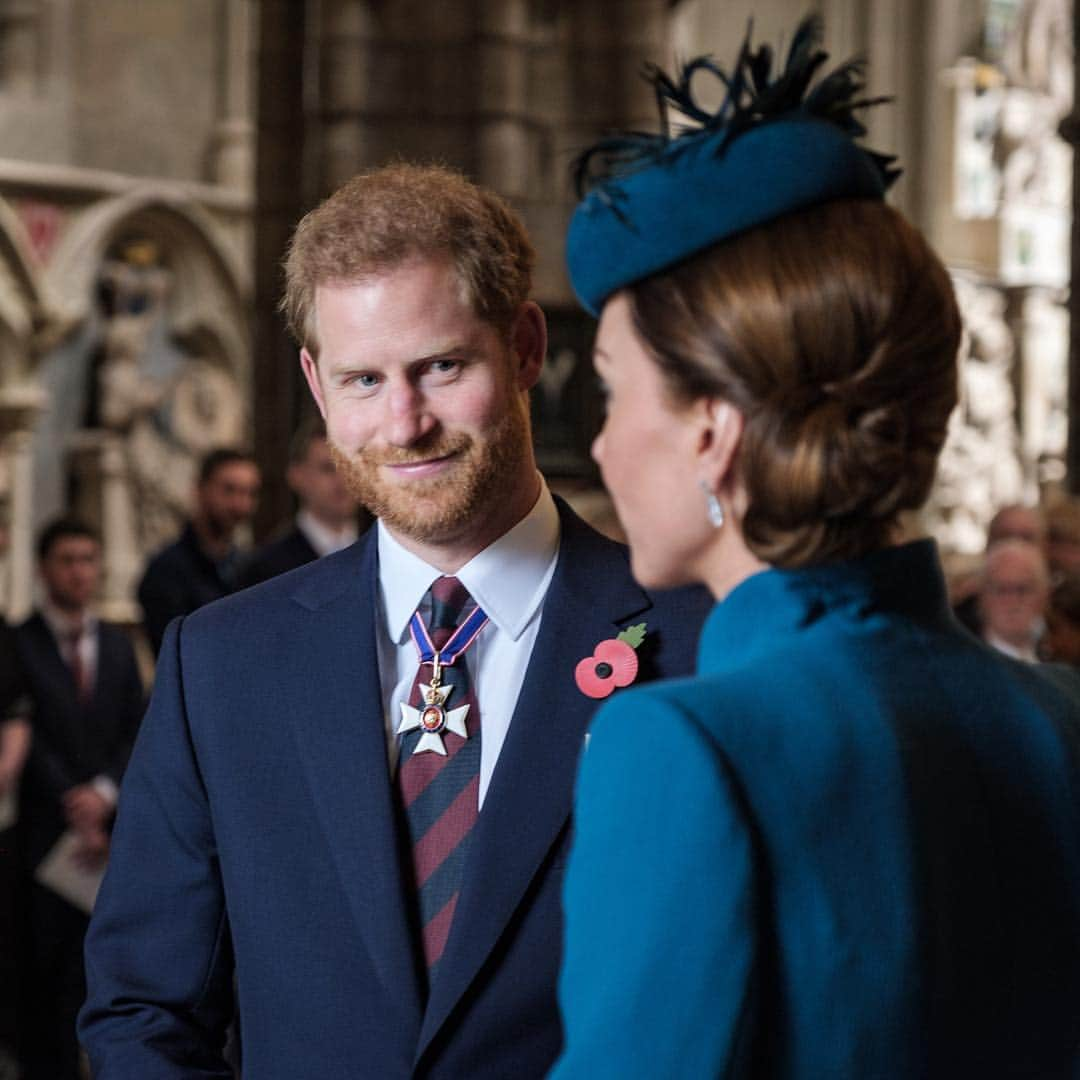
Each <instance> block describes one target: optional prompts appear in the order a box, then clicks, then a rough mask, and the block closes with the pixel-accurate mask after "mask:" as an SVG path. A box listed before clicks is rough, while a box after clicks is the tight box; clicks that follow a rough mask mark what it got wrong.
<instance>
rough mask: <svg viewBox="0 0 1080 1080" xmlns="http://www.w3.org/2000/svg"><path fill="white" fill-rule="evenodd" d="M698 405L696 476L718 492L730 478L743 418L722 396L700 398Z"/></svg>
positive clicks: (740, 437)
mask: <svg viewBox="0 0 1080 1080" xmlns="http://www.w3.org/2000/svg"><path fill="white" fill-rule="evenodd" d="M698 408H699V421H700V425H699V428H698V445H697V455H698V471H699V478H700V479H701V481H702V483H703V484H705V486H706V487H707V488H708V489H709V491H713V492H718V491H720V490H721V489H722V488H724V487H725V486H727V485H729V484H730V483H731V482H732V481H733V480H734V474H733V466H734V464H735V458H736V455H737V454H738V451H739V444H740V443H741V442H742V433H743V428H744V427H745V426H746V419H745V417H744V416H743V414H742V413H741V412H740V411H739V410H738V409H737V408H735V406H734V405H732V404H731V402H730V401H725V400H724V399H723V398H716V397H714V398H703V399H702V400H701V401H700V402H699V403H698Z"/></svg>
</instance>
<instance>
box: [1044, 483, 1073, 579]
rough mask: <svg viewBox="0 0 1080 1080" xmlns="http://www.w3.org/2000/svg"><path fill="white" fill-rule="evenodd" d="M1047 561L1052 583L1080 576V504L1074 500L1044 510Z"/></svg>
mask: <svg viewBox="0 0 1080 1080" xmlns="http://www.w3.org/2000/svg"><path fill="white" fill-rule="evenodd" d="M1046 560H1047V562H1048V563H1049V566H1050V576H1051V578H1052V579H1053V580H1054V581H1058V580H1059V579H1061V578H1064V577H1070V576H1080V502H1078V501H1077V500H1076V499H1075V498H1066V499H1061V500H1059V501H1058V502H1054V503H1051V504H1050V505H1049V506H1048V507H1047V508H1046Z"/></svg>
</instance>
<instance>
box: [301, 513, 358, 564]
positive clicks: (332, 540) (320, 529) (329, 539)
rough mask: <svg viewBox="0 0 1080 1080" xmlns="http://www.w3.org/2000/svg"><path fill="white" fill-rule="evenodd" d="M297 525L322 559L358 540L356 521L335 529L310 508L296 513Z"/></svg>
mask: <svg viewBox="0 0 1080 1080" xmlns="http://www.w3.org/2000/svg"><path fill="white" fill-rule="evenodd" d="M296 527H297V528H298V529H299V530H300V531H301V532H302V533H303V534H304V536H305V538H306V539H307V542H308V543H309V544H310V545H311V546H312V547H313V548H314V549H315V554H316V555H318V556H319V558H320V559H321V558H322V557H323V556H324V555H333V553H334V552H335V551H341V550H342V549H343V548H347V547H348V546H349V545H350V544H351V543H353V542H354V541H355V540H356V535H357V528H356V523H355V522H350V523H349V524H348V525H346V526H345V527H344V528H342V529H338V530H337V531H335V530H334V529H331V528H329V527H328V526H326V525H324V524H323V523H322V522H321V521H319V519H318V518H316V517H315V515H314V514H312V513H311V511H310V510H301V511H300V512H299V513H298V514H297V515H296Z"/></svg>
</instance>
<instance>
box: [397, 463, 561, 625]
mask: <svg viewBox="0 0 1080 1080" xmlns="http://www.w3.org/2000/svg"><path fill="white" fill-rule="evenodd" d="M376 528H377V529H378V545H379V586H380V589H381V592H382V600H383V611H384V612H385V613H386V629H387V633H388V634H389V635H390V640H391V641H394V642H398V643H399V644H400V643H401V642H403V641H404V640H405V639H406V637H407V635H408V626H409V619H410V618H411V617H412V613H413V612H414V611H415V610H416V609H417V608H418V607H419V606H420V602H421V600H423V598H424V594H425V593H426V592H427V591H428V589H429V588H431V583H432V582H433V581H434V580H435V579H436V578H438V577H441V576H442V571H440V570H437V569H436V568H435V567H433V566H431V565H429V564H428V563H426V562H424V560H423V559H421V558H420V557H419V556H417V555H414V554H413V553H412V552H411V551H407V550H406V549H405V548H403V547H402V546H401V544H399V543H398V542H397V540H395V539H394V537H393V536H391V535H390V533H389V531H388V530H387V529H386V527H385V526H384V525H383V523H382V522H381V521H380V522H379V523H378V524H377V526H376ZM558 551H559V512H558V510H557V509H556V508H555V500H554V499H552V497H551V492H549V491H548V489H547V485H546V484H544V483H543V482H541V485H540V495H539V497H538V498H537V500H536V502H535V504H534V505H533V508H532V509H531V510H530V511H529V512H528V514H526V515H525V517H524V518H522V519H521V521H519V522H518V523H517V524H516V525H515V526H514V527H513V528H512V529H510V530H509V532H506V533H504V534H503V535H502V536H500V537H499V539H498V540H496V541H495V542H494V543H492V544H489V545H488V546H487V547H486V548H484V550H483V551H481V552H480V553H479V554H477V555H474V556H473V558H471V559H470V560H469V561H468V562H467V563H466V564H465V565H464V566H463V567H462V568H461V569H460V570H459V571H458V572H457V574H456V577H457V578H458V580H459V581H460V582H461V583H462V584H463V585H464V586H465V588H466V589H468V590H469V593H470V594H471V595H472V598H473V599H474V600H475V601H476V602H477V603H478V604H479V605H480V606H481V607H482V608H483V609H484V611H485V612H486V613H487V615H488V617H489V618H490V619H491V621H492V622H493V623H494V624H495V625H496V626H497V627H498V628H499V629H500V630H501V631H503V632H504V633H507V634H509V635H510V637H511V638H513V639H514V640H517V638H519V637H520V636H521V634H522V633H523V632H524V630H525V628H526V627H527V626H528V625H529V623H530V622H531V621H532V619H533V616H534V615H535V614H536V612H537V610H538V609H539V607H540V604H541V603H542V602H543V599H544V594H545V593H546V592H547V586H548V583H549V582H550V581H551V575H552V573H553V571H554V569H555V559H556V556H557V555H558Z"/></svg>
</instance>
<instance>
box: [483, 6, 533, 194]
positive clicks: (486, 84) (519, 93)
mask: <svg viewBox="0 0 1080 1080" xmlns="http://www.w3.org/2000/svg"><path fill="white" fill-rule="evenodd" d="M528 46H529V5H528V3H527V2H526V0H483V2H482V3H481V4H480V11H479V33H478V35H477V42H476V53H477V56H476V63H477V68H478V72H479V77H478V82H477V101H476V112H477V117H476V121H477V133H476V138H477V172H478V179H479V180H480V182H481V183H483V184H486V185H488V186H490V187H493V188H495V189H496V190H497V191H499V192H501V193H502V194H503V195H505V196H507V197H508V198H510V199H522V198H525V197H527V196H528V194H529V187H530V183H529V181H530V177H531V176H532V175H533V174H534V171H535V170H534V169H533V168H532V161H533V148H532V141H533V140H532V139H531V137H530V125H529V117H528V105H529V102H528Z"/></svg>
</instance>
